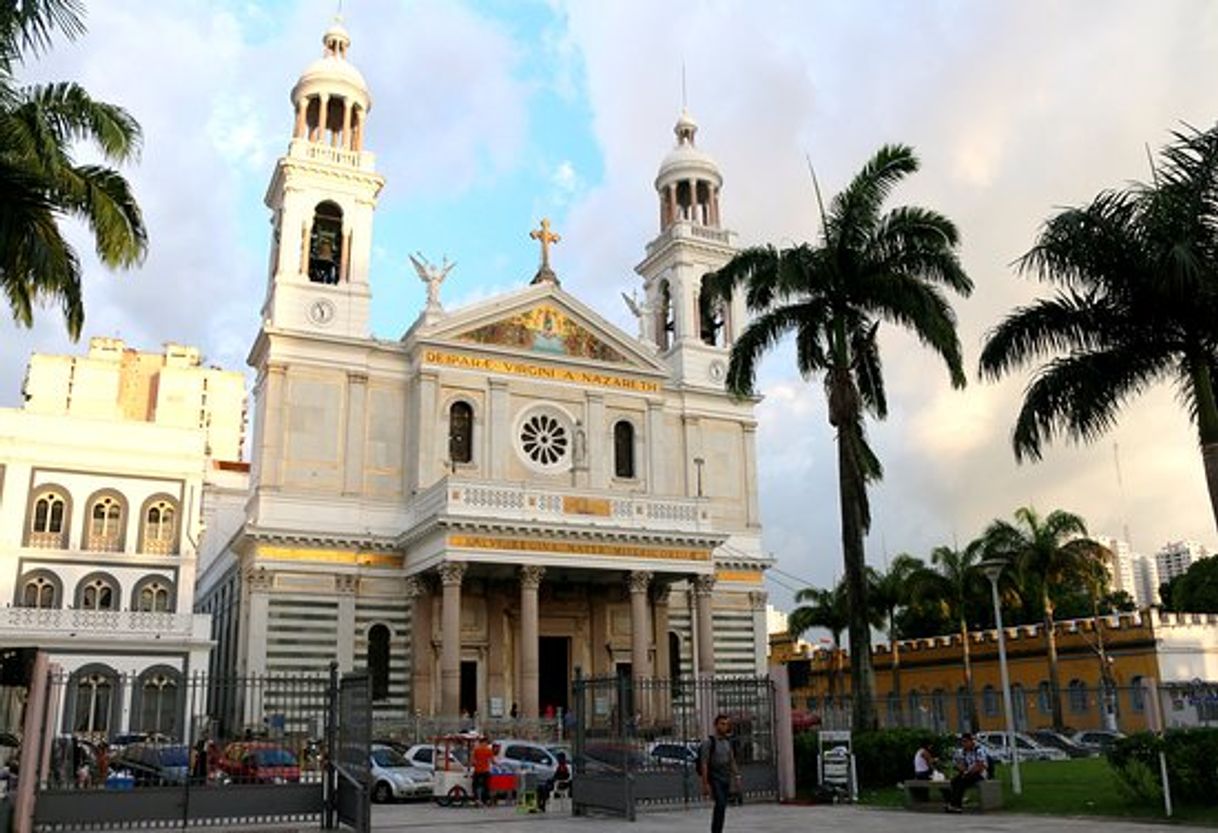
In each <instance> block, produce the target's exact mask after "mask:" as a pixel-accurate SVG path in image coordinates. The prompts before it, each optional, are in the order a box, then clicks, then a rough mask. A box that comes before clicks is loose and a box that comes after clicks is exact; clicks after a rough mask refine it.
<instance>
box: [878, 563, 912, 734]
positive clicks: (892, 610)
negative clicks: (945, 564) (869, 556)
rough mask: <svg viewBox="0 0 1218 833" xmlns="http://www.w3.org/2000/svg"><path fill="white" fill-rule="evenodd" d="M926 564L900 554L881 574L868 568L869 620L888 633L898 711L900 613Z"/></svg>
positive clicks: (902, 636)
mask: <svg viewBox="0 0 1218 833" xmlns="http://www.w3.org/2000/svg"><path fill="white" fill-rule="evenodd" d="M925 569H926V565H925V564H923V563H922V561H921V559H918V558H914V557H913V556H912V555H908V554H906V553H901V554H900V555H898V556H897V557H896V558H894V559H893V560H892V563H891V564H889V565H888V569H887V570H885V571H884V572H882V573H881V572H879V571H878V570H874V569H869V570H868V572H869V575H870V583H871V586H870V587H869V588H868V598H869V601H870V602H871V607H872V614H871V616H872V621H875V622H878V623H879V624H880V626H881V627H883V628H884V629H885V630H886V631H887V632H888V645H889V648H890V649H891V651H892V693H893V694H894V695H895V697H896V704H897V711H898V713H899V712H900V710H901V643H900V640H901V639H902V638H904V636H905V634H903V633H901V632H900V625H899V622H900V613H901V612H902V611H903V610H904V609H905V608H906V607H908V606H909V605H910V603H911V602H912V601H913V588H912V585H911V580H912V579H913V577H914V576H915V575H917V574H918V573H919V571H921V570H925Z"/></svg>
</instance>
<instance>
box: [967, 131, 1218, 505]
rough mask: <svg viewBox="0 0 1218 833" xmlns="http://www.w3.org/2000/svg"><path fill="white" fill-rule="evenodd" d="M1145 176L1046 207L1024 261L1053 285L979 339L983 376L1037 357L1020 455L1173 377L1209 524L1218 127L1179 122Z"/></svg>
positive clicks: (1214, 441) (1216, 347)
mask: <svg viewBox="0 0 1218 833" xmlns="http://www.w3.org/2000/svg"><path fill="white" fill-rule="evenodd" d="M1174 137H1175V140H1174V141H1173V142H1172V143H1171V144H1169V145H1168V146H1167V147H1166V148H1165V149H1164V150H1163V151H1162V154H1161V163H1160V164H1159V165H1158V166H1156V167H1155V169H1154V177H1153V180H1152V181H1151V182H1150V183H1138V184H1134V185H1132V186H1130V187H1128V188H1126V189H1123V190H1117V191H1105V192H1103V193H1101V194H1100V195H1099V196H1097V197H1096V198H1095V199H1094V200H1092V201H1091V203H1090V204H1089V205H1086V206H1083V207H1080V208H1069V209H1066V210H1064V211H1062V212H1060V213H1058V214H1057V215H1055V216H1054V217H1052V218H1051V219H1050V220H1049V221H1048V222H1047V223H1046V224H1045V227H1044V229H1043V230H1042V231H1041V233H1040V236H1039V237H1038V238H1037V241H1036V244H1035V246H1034V247H1033V248H1032V250H1031V251H1029V252H1028V253H1027V254H1025V255H1024V256H1023V258H1022V259H1021V260H1020V262H1019V269H1020V272H1021V273H1024V274H1029V273H1030V274H1033V275H1035V276H1036V277H1037V278H1039V279H1041V280H1043V281H1048V282H1050V283H1053V284H1057V285H1058V287H1060V288H1059V289H1058V290H1057V292H1056V294H1055V295H1053V296H1052V297H1051V298H1044V299H1041V300H1039V301H1036V302H1034V303H1032V304H1030V305H1028V306H1025V307H1020V308H1018V309H1016V310H1015V311H1014V312H1012V313H1011V314H1010V315H1009V316H1007V318H1006V319H1005V320H1003V321H1002V322H1001V323H1000V324H999V325H998V326H997V327H995V328H994V329H993V330H991V331H990V333H989V334H988V336H987V340H986V344H985V347H984V349H983V351H982V354H981V375H982V376H983V377H988V378H990V379H999V378H1001V377H1003V376H1005V375H1007V374H1010V373H1012V372H1014V371H1015V370H1016V369H1017V368H1020V367H1023V366H1025V365H1031V364H1035V363H1037V362H1041V361H1044V362H1045V363H1044V364H1042V365H1041V366H1040V368H1039V369H1038V370H1037V372H1036V375H1035V377H1034V378H1033V380H1032V382H1031V384H1029V385H1028V387H1027V390H1026V392H1025V394H1024V400H1023V406H1022V407H1021V409H1020V411H1019V416H1018V418H1017V419H1016V422H1015V431H1014V437H1013V442H1014V447H1015V456H1016V459H1020V460H1022V459H1024V458H1031V459H1033V460H1037V459H1039V458H1040V456H1041V453H1042V447H1043V445H1044V444H1045V443H1046V442H1048V441H1051V440H1052V439H1053V438H1054V437H1055V436H1057V435H1059V434H1065V435H1066V436H1068V437H1069V438H1071V439H1073V440H1075V441H1081V442H1089V441H1091V440H1094V439H1096V438H1097V437H1099V436H1100V435H1102V434H1103V433H1104V432H1105V431H1107V430H1108V429H1110V428H1112V427H1113V425H1115V423H1116V421H1117V417H1118V415H1119V412H1120V410H1121V408H1122V407H1123V406H1124V404H1125V403H1126V401H1127V400H1129V399H1130V398H1132V397H1133V396H1135V395H1137V394H1139V393H1141V392H1143V391H1144V390H1146V389H1147V388H1149V387H1150V386H1151V385H1153V384H1154V383H1156V382H1159V381H1161V380H1164V379H1170V380H1172V381H1174V382H1175V383H1176V387H1177V389H1178V390H1179V392H1180V394H1181V396H1182V397H1183V398H1184V400H1185V401H1186V403H1187V405H1188V412H1189V414H1190V416H1191V417H1192V420H1193V422H1194V423H1195V424H1196V426H1197V432H1198V438H1199V440H1200V444H1201V456H1202V461H1203V465H1204V468H1205V477H1206V483H1207V485H1208V487H1209V496H1210V505H1211V508H1212V510H1213V514H1214V522H1215V525H1218V397H1216V396H1215V384H1216V377H1218V327H1215V324H1214V322H1215V321H1218V127H1215V128H1211V129H1210V130H1207V131H1205V132H1201V131H1197V130H1192V129H1188V130H1185V131H1181V132H1177V133H1175V134H1174Z"/></svg>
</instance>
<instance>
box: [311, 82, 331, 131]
mask: <svg viewBox="0 0 1218 833" xmlns="http://www.w3.org/2000/svg"><path fill="white" fill-rule="evenodd" d="M320 101H321V106H320V107H319V108H318V110H317V138H316V139H315V140H314V141H317V142H322V143H324V142H325V141H326V125H327V124H328V123H329V121H330V119H329V115H330V94H329V93H322V94H321V99H320Z"/></svg>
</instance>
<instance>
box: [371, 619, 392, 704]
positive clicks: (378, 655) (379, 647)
mask: <svg viewBox="0 0 1218 833" xmlns="http://www.w3.org/2000/svg"><path fill="white" fill-rule="evenodd" d="M368 679H369V681H370V682H371V683H372V699H373V700H384V699H386V698H388V697H389V628H387V627H385V626H384V625H373V626H372V627H371V628H369V629H368Z"/></svg>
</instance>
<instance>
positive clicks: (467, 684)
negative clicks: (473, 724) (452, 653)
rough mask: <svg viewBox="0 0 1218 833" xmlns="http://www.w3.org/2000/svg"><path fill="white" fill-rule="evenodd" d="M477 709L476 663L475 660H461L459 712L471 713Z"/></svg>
mask: <svg viewBox="0 0 1218 833" xmlns="http://www.w3.org/2000/svg"><path fill="white" fill-rule="evenodd" d="M477 711H478V663H477V661H475V660H462V661H461V713H462V714H469V715H472V714H474V713H475V712H477Z"/></svg>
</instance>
